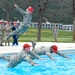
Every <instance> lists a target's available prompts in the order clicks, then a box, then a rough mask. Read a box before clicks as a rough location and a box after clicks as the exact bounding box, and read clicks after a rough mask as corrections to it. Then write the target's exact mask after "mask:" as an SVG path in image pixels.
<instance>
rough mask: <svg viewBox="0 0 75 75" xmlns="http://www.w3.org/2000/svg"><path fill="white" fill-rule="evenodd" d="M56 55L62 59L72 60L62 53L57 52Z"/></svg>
mask: <svg viewBox="0 0 75 75" xmlns="http://www.w3.org/2000/svg"><path fill="white" fill-rule="evenodd" d="M56 54H58V55H59V56H62V57H64V58H67V59H69V60H70V59H71V58H69V57H67V56H66V55H65V54H62V53H60V52H56Z"/></svg>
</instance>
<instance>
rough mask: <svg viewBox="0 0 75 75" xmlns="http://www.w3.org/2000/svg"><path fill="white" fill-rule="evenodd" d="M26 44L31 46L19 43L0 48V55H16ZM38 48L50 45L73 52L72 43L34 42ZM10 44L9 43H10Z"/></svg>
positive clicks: (74, 46)
mask: <svg viewBox="0 0 75 75" xmlns="http://www.w3.org/2000/svg"><path fill="white" fill-rule="evenodd" d="M25 43H28V44H30V45H31V42H19V46H12V45H11V46H0V53H2V54H13V53H18V52H20V51H21V50H22V48H23V47H22V46H23V44H25ZM36 43H37V45H36V47H38V46H42V45H43V46H51V45H57V46H58V48H59V50H75V44H74V43H57V42H36ZM10 44H11V43H10Z"/></svg>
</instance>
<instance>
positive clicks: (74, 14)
mask: <svg viewBox="0 0 75 75" xmlns="http://www.w3.org/2000/svg"><path fill="white" fill-rule="evenodd" d="M72 1H73V18H74V21H73V41H75V0H72Z"/></svg>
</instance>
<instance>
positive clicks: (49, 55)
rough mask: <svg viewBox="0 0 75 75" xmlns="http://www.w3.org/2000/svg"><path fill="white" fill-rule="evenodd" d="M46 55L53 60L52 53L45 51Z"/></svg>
mask: <svg viewBox="0 0 75 75" xmlns="http://www.w3.org/2000/svg"><path fill="white" fill-rule="evenodd" d="M46 55H47V56H48V57H49V58H50V59H51V60H55V59H54V58H52V55H51V54H50V53H49V52H46Z"/></svg>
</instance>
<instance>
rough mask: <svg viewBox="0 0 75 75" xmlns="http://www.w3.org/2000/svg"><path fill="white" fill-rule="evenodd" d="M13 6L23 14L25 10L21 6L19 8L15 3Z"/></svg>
mask: <svg viewBox="0 0 75 75" xmlns="http://www.w3.org/2000/svg"><path fill="white" fill-rule="evenodd" d="M14 7H15V8H16V9H17V10H18V11H19V12H20V13H21V14H22V15H23V14H25V11H24V10H22V9H21V8H19V6H18V5H17V4H14Z"/></svg>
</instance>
